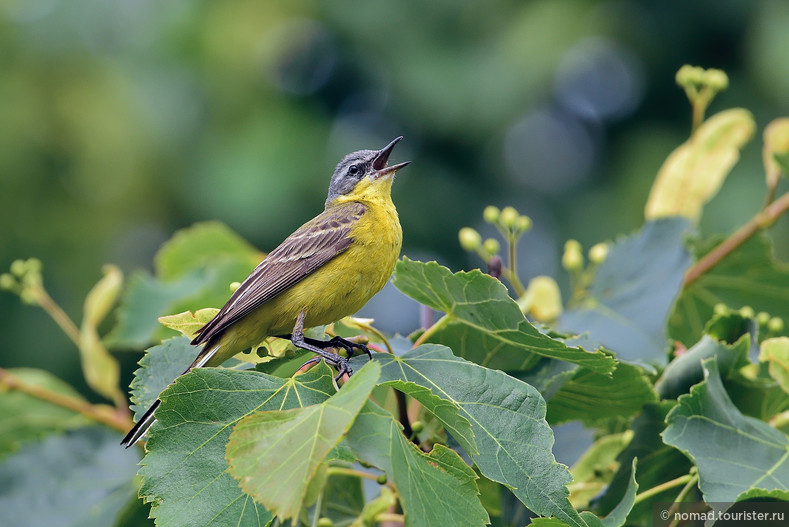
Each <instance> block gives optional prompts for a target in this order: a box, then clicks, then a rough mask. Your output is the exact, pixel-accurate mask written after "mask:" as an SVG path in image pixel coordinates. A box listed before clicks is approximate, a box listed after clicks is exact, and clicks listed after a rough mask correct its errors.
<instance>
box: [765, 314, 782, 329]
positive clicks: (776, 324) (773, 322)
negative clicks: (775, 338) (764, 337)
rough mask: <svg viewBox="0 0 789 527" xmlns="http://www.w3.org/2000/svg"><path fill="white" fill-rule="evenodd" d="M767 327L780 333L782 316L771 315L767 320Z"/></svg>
mask: <svg viewBox="0 0 789 527" xmlns="http://www.w3.org/2000/svg"><path fill="white" fill-rule="evenodd" d="M767 329H768V330H769V331H772V332H773V333H780V332H781V331H783V330H784V321H783V319H782V318H779V317H773V318H771V319H770V321H769V322H767Z"/></svg>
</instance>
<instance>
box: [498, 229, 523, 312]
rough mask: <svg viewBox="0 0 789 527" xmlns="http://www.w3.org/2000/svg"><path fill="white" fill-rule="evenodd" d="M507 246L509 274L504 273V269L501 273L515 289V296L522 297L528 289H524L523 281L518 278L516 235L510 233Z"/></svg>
mask: <svg viewBox="0 0 789 527" xmlns="http://www.w3.org/2000/svg"><path fill="white" fill-rule="evenodd" d="M507 245H508V246H509V265H508V266H507V267H508V269H507V273H506V274H505V273H504V269H502V270H501V273H502V274H504V275H505V276H506V277H507V280H509V281H510V283H511V284H512V288H513V289H515V294H516V295H518V297H521V296H523V293H525V292H526V288H525V287H523V283H521V279H520V278H518V267H517V255H516V254H515V247H516V245H517V244H516V239H515V235H514V234H512V233H510V234H509V235H508V236H507Z"/></svg>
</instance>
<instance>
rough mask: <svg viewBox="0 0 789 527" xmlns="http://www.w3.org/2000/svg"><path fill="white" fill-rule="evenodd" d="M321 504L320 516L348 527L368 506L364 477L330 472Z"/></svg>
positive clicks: (342, 526)
mask: <svg viewBox="0 0 789 527" xmlns="http://www.w3.org/2000/svg"><path fill="white" fill-rule="evenodd" d="M381 490H384V488H383V487H382V489H381ZM386 490H388V489H386ZM392 502H394V498H393V497H392ZM320 505H321V507H320V517H325V518H329V519H330V520H331V521H332V524H333V525H334V527H348V526H349V525H350V524H351V523H353V522H354V520H356V519H357V518H358V517H359V516H360V515H361V514H362V511H363V510H364V509H365V507H366V506H368V504H367V503H366V502H365V499H364V489H363V488H362V479H361V478H359V477H357V476H353V475H346V474H329V478H328V480H327V482H326V486H325V487H324V489H323V500H322V501H321V504H320ZM387 506H388V505H385V506H384V507H383V510H382V511H381V512H383V511H385V510H386V509H387Z"/></svg>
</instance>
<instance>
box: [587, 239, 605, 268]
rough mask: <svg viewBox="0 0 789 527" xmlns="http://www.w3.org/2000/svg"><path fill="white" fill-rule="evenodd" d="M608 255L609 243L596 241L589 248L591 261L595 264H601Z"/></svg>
mask: <svg viewBox="0 0 789 527" xmlns="http://www.w3.org/2000/svg"><path fill="white" fill-rule="evenodd" d="M607 257H608V244H607V243H596V244H595V245H593V246H592V248H591V249H589V261H590V262H592V263H593V264H596V265H599V264H601V263H603V262H604V261H605V259H606V258H607Z"/></svg>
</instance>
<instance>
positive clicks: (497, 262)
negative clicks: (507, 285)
mask: <svg viewBox="0 0 789 527" xmlns="http://www.w3.org/2000/svg"><path fill="white" fill-rule="evenodd" d="M501 267H502V263H501V256H499V255H498V254H494V255H493V256H491V258H490V261H489V262H488V274H489V275H490V276H492V277H493V278H500V277H501Z"/></svg>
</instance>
